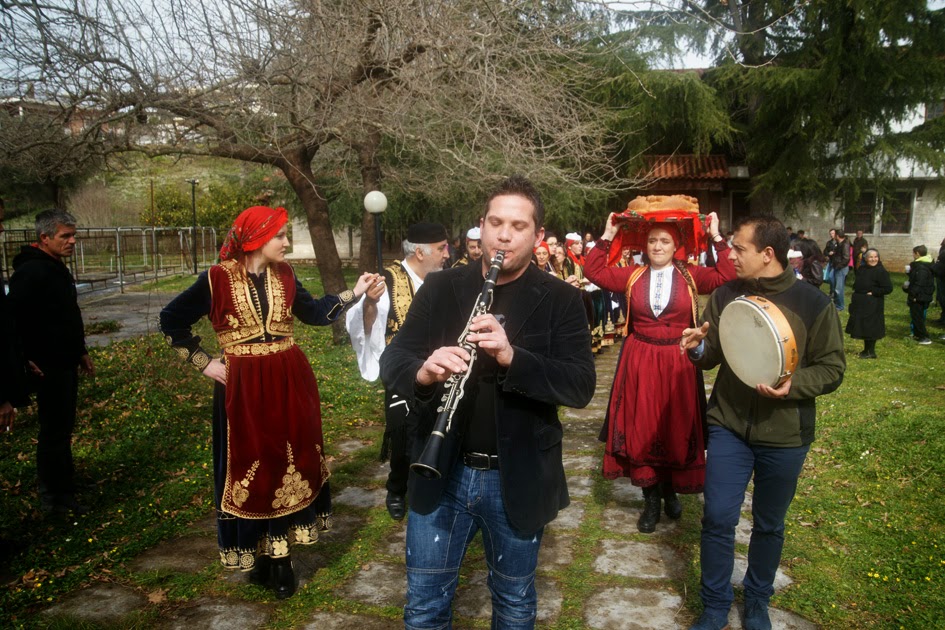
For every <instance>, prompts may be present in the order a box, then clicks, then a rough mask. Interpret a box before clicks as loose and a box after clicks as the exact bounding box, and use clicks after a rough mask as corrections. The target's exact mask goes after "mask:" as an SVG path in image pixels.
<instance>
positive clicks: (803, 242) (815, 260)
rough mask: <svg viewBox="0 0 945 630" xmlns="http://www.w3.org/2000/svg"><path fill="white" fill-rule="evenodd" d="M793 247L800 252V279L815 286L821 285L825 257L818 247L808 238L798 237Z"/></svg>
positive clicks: (825, 261) (825, 262)
mask: <svg viewBox="0 0 945 630" xmlns="http://www.w3.org/2000/svg"><path fill="white" fill-rule="evenodd" d="M794 247H795V248H796V249H797V251H799V252H801V279H802V280H803V281H804V282H806V283H808V284H812V285H814V286H815V287H819V286H820V285H822V284H823V283H824V266H825V265H826V264H827V259H826V258H825V257H824V255H823V254H822V253H820V247H818V246H817V243H815V242H814V241H813V239H809V238H798V239H797V240H795V241H794Z"/></svg>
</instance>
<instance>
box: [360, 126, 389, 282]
mask: <svg viewBox="0 0 945 630" xmlns="http://www.w3.org/2000/svg"><path fill="white" fill-rule="evenodd" d="M380 144H381V134H380V133H378V132H377V131H373V132H371V133H369V134H368V136H367V138H365V140H364V143H363V144H361V145H360V146H358V147H357V150H358V163H359V164H360V166H361V185H362V187H363V191H364V194H365V195H366V194H368V193H369V192H371V191H372V190H380V183H381V167H380V165H378V163H377V148H378V146H380ZM383 221H384V215H381V222H383ZM382 229H383V228H382ZM376 243H377V237H376V236H375V234H374V217H373V216H372V215H371V213H370V212H368V211H367V210H364V212H363V214H362V215H361V254H360V256H358V271H359V272H362V273H363V272H365V271H371V272H376V271H377V270H378V269H377V267H378V265H377V256H378V252H377V244H376ZM382 260H383V257H382ZM381 266H383V263H382V264H381Z"/></svg>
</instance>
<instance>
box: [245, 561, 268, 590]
mask: <svg viewBox="0 0 945 630" xmlns="http://www.w3.org/2000/svg"><path fill="white" fill-rule="evenodd" d="M271 582H272V558H271V557H269V556H259V557H258V558H256V564H255V565H253V569H252V570H251V571H250V572H249V583H250V584H255V585H256V586H269V584H271Z"/></svg>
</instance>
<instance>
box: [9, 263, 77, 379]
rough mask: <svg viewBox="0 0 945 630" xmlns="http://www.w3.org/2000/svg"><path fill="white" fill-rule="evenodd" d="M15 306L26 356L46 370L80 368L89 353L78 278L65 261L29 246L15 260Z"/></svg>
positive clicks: (12, 292) (12, 288)
mask: <svg viewBox="0 0 945 630" xmlns="http://www.w3.org/2000/svg"><path fill="white" fill-rule="evenodd" d="M10 303H11V306H12V310H13V314H14V317H15V319H16V327H17V334H18V335H19V337H20V340H21V342H22V344H23V351H24V352H25V354H26V358H28V359H30V360H31V361H33V362H34V363H36V365H37V366H39V368H40V369H41V370H46V369H65V368H74V367H76V366H77V365H78V364H79V359H81V358H82V355H84V354H87V351H86V349H85V328H84V326H83V325H82V313H81V311H80V310H79V304H78V302H77V301H76V290H75V280H73V278H72V274H71V273H70V272H69V268H68V267H66V266H65V264H63V263H62V261H60V260H58V259H56V258H54V257H52V256H50V255H49V254H47V253H46V252H44V251H42V250H41V249H39V248H38V247H35V246H33V245H27V246H25V247H23V249H22V250H21V251H20V253H19V254H17V256H16V258H14V259H13V276H12V277H11V278H10Z"/></svg>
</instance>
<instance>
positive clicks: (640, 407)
mask: <svg viewBox="0 0 945 630" xmlns="http://www.w3.org/2000/svg"><path fill="white" fill-rule="evenodd" d="M615 216H616V215H614V214H611V215H610V216H609V217H608V220H607V227H606V229H605V230H604V234H603V236H601V239H600V240H599V241H598V244H597V246H596V247H594V248H593V249H592V250H591V251H590V252H589V253H588V255H587V260H586V263H585V266H584V274H585V275H586V276H587V278H588V279H590V280H591V282H594V283H595V284H597V285H598V286H601V287H604V288H605V289H608V290H610V291H615V292H623V293H626V296H627V303H628V310H629V314H628V318H627V338H626V340H625V341H624V344H623V348H622V349H621V351H620V358H619V359H618V364H617V371H616V374H615V375H614V384H613V388H612V390H611V393H610V402H609V404H608V409H607V420H606V421H605V423H604V429H603V430H602V431H601V440H602V441H604V442H605V444H606V446H605V450H604V466H603V468H604V477H606V478H608V479H616V478H617V477H629V478H630V481H631V483H632V484H633V485H635V486H640V487H642V488H643V496H644V502H645V504H644V509H643V513H642V514H641V515H640V520H639V521H638V523H637V528H638V529H639V530H640V531H641V532H644V533H650V532H653V531H655V530H656V524H657V523H658V522H659V520H660V499H663V500H664V501H665V511H666V515H667V516H668V517H670V518H672V519H678V518H679V517H680V516H681V515H682V504H681V503H680V502H679V499H678V497H677V496H676V493H677V492H680V493H687V494H688V493H697V492H702V489H703V486H704V483H705V430H704V426H703V417H704V409H705V404H706V402H705V401H706V398H705V389H704V386H703V383H702V374H701V372H700V371H698V370H697V369H696V368H695V366H693V365H692V363H691V362H690V361H689V359H688V357H686V355H685V354H683V353H681V352H680V349H679V339H680V336H681V335H682V331H683V329H685V328H688V327H690V326H692V325H693V324H694V323H695V321H696V319H697V308H698V295H699V294H706V293H710V292H711V291H712V290H713V289H715V288H716V287H718V286H720V285H722V284H723V283H725V282H727V281H729V280H733V279H735V268H734V267H733V266H732V262H731V261H730V260H729V259H728V251H727V250H728V243H726V242H725V239H724V238H722V236H721V235H719V230H718V228H719V220H718V217H717V216H716V214H715V213H714V212H713V213H711V214H710V215H709V218H710V223H709V235H710V237H711V238H712V241H713V243H714V247H715V249H716V252H717V254H718V256H717V259H718V265H717V266H716V267H693V266H688V265H686V264H685V262H683V261H685V260H686V256H685V254H686V252H685V251H684V241H683V238H682V233H681V232H680V230H679V229H678V228H677V226H676V225H674V224H673V223H646V224H644V225H645V226H646V227H645V229H646V230H648V231H646V232H644V233H645V234H646V243H645V251H646V257H645V260H644V263H645V264H643V265H637V264H633V263H631V264H630V265H629V266H627V267H608V266H607V256H608V252H609V251H610V250H611V241H613V239H614V237H615V236H617V234H618V228H617V226H616V225H615V221H614V217H615ZM677 252H678V253H677ZM674 257H675V258H674ZM680 257H681V258H682V260H678V258H680Z"/></svg>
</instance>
